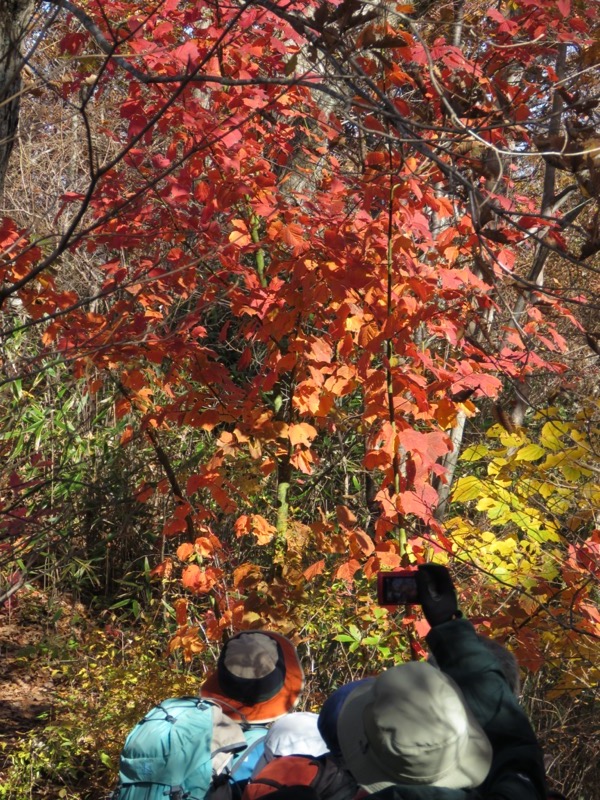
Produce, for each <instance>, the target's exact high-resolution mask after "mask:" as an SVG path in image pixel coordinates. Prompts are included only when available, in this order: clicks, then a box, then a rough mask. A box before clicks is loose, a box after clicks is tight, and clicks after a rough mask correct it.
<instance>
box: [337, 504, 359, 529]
mask: <svg viewBox="0 0 600 800" xmlns="http://www.w3.org/2000/svg"><path fill="white" fill-rule="evenodd" d="M335 513H336V516H337V518H338V522H339V523H340V525H343V526H344V527H346V528H351V527H352V526H353V525H356V523H357V519H356V517H355V515H354V514H353V513H352V511H350V509H349V508H348V507H347V506H336V507H335Z"/></svg>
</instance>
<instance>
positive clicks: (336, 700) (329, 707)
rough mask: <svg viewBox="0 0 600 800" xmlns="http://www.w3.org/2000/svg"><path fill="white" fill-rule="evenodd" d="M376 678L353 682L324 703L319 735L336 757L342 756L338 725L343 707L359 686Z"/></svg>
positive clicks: (320, 715) (345, 685)
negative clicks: (351, 693)
mask: <svg viewBox="0 0 600 800" xmlns="http://www.w3.org/2000/svg"><path fill="white" fill-rule="evenodd" d="M374 680H375V678H363V679H362V680H359V681H351V682H350V683H346V684H344V685H343V686H340V687H339V688H338V689H336V690H335V692H333V693H332V694H330V695H329V697H328V698H327V700H325V702H324V703H323V707H322V708H321V711H320V713H319V721H318V726H319V733H320V734H321V736H322V737H323V739H324V741H325V743H326V745H327V747H328V748H329V752H330V753H332V755H334V756H340V755H341V754H342V751H341V750H340V743H339V741H338V735H337V724H338V717H339V715H340V711H341V710H342V706H343V705H344V703H345V702H346V699H347V697H348V695H349V694H350V692H353V691H354V690H355V689H356V688H357V686H362V685H364V684H365V683H366V682H367V681H374Z"/></svg>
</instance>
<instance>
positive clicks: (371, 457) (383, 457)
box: [363, 450, 392, 469]
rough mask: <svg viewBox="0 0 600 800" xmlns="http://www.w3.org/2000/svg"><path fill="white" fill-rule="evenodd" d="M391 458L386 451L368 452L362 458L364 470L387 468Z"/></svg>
mask: <svg viewBox="0 0 600 800" xmlns="http://www.w3.org/2000/svg"><path fill="white" fill-rule="evenodd" d="M391 463H392V457H391V455H390V454H389V453H388V452H387V451H386V450H369V452H368V453H367V454H366V455H365V457H364V458H363V464H364V465H365V469H377V468H382V467H389V465H390V464H391Z"/></svg>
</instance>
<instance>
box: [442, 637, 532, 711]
mask: <svg viewBox="0 0 600 800" xmlns="http://www.w3.org/2000/svg"><path fill="white" fill-rule="evenodd" d="M477 638H478V639H479V641H480V642H481V643H482V644H484V645H485V646H486V647H487V648H488V650H490V652H491V653H492V654H493V655H494V656H495V657H496V660H497V661H498V664H499V666H500V669H501V670H502V674H503V675H504V677H505V678H506V682H507V683H508V685H509V686H510V688H511V691H512V692H513V694H514V695H516V696H517V697H518V696H519V695H520V694H521V675H520V672H519V662H518V661H517V659H516V658H515V656H514V654H513V653H511V651H510V650H509V649H508V648H507V647H505V646H504V645H503V644H500V642H497V641H496V640H495V639H489V638H488V637H487V636H483V635H482V634H480V633H479V634H477ZM427 661H428V662H429V663H430V664H432V665H433V666H434V667H437V666H438V663H437V661H436V660H435V657H434V656H433V654H431V655H430V656H429V657H428V659H427Z"/></svg>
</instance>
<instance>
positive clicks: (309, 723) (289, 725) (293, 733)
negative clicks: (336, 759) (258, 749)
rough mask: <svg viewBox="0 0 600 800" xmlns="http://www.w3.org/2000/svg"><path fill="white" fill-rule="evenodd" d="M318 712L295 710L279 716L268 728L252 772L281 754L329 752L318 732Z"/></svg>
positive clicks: (310, 754) (256, 771)
mask: <svg viewBox="0 0 600 800" xmlns="http://www.w3.org/2000/svg"><path fill="white" fill-rule="evenodd" d="M318 719H319V715H318V714H313V713H312V712H310V711H295V712H292V713H291V714H285V715H284V716H283V717H279V719H276V720H275V722H274V723H273V724H272V725H271V727H270V728H269V732H268V734H267V736H266V739H265V749H264V752H263V755H262V756H261V758H260V760H259V761H258V763H257V765H256V768H255V770H254V774H257V773H258V772H260V770H261V769H262V768H263V767H264V766H265V765H266V764H268V763H269V762H270V761H272V760H273V759H274V758H279V757H281V756H322V755H324V754H325V753H327V752H329V749H328V747H327V745H326V744H325V742H324V741H323V737H322V736H321V734H320V733H319V729H318V727H317V722H318Z"/></svg>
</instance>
